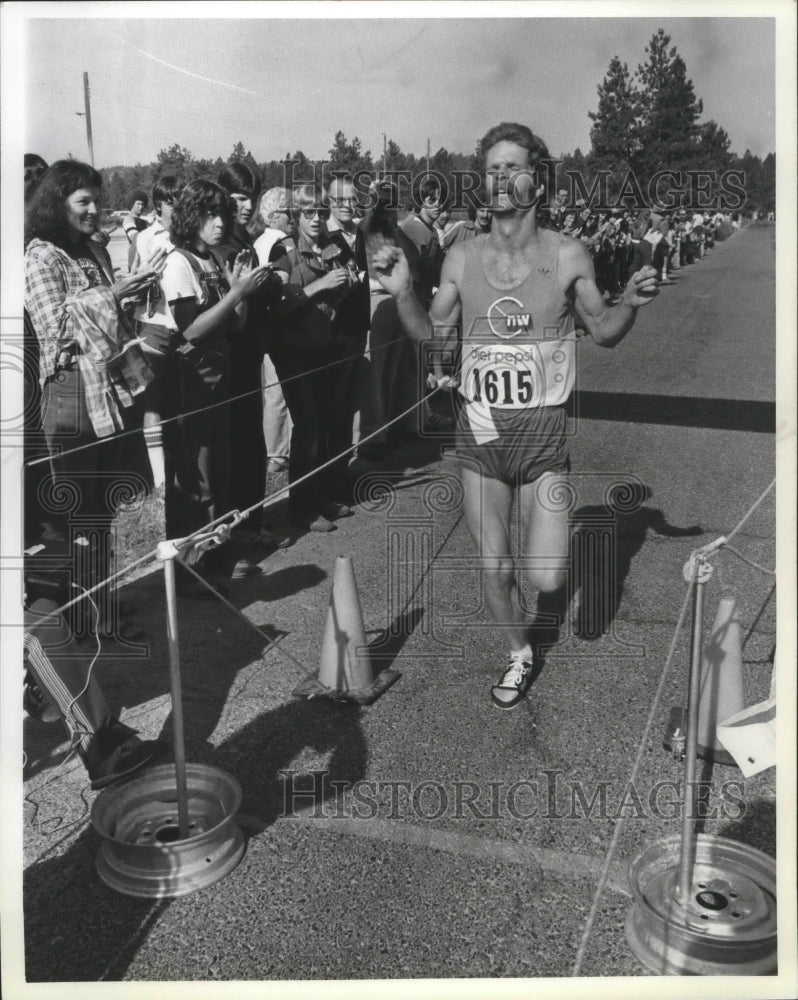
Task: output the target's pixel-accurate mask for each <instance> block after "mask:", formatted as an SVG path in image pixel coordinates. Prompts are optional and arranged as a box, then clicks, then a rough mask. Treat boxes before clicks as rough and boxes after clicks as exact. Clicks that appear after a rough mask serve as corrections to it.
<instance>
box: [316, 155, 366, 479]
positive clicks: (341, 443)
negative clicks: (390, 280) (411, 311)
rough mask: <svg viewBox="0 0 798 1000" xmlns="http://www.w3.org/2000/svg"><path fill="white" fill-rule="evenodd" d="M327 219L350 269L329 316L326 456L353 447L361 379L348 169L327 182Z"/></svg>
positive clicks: (359, 250)
mask: <svg viewBox="0 0 798 1000" xmlns="http://www.w3.org/2000/svg"><path fill="white" fill-rule="evenodd" d="M326 200H327V204H328V205H329V206H330V218H329V220H328V222H327V231H328V233H329V237H330V242H331V243H332V244H334V245H335V246H337V247H339V248H340V250H341V254H340V256H339V257H337V258H335V261H334V263H335V264H336V266H339V267H345V268H346V269H347V270H348V272H349V278H350V284H349V287H348V288H347V289H346V290H345V292H344V294H343V297H342V299H341V301H340V302H339V304H338V308H337V309H336V312H335V315H334V317H333V321H332V343H331V346H330V354H331V360H332V361H334V362H338V364H336V366H335V368H334V369H333V370H332V399H331V421H330V437H329V447H330V454H331V455H340V454H341V452H343V451H346V449H348V448H350V447H351V446H352V442H353V440H354V422H355V414H356V412H357V410H358V404H359V400H360V398H361V395H362V391H363V381H364V379H365V374H366V371H365V352H366V340H367V338H368V329H369V322H370V313H371V296H370V294H369V282H368V268H367V265H366V241H365V238H364V236H363V233H362V232H361V231H360V228H359V227H358V225H357V223H356V221H355V209H356V208H357V202H358V199H357V190H356V189H355V184H354V180H353V178H352V176H351V174H339V175H337V176H335V177H333V179H332V180H331V181H330V183H329V185H328V186H327V199H326ZM348 465H349V456H347V458H345V459H342V460H341V462H340V463H338V464H336V465H335V466H333V470H334V471H333V476H334V477H335V479H336V482H337V492H338V493H339V494H340V495H342V496H344V497H345V496H347V494H348V487H347V483H346V469H347V466H348Z"/></svg>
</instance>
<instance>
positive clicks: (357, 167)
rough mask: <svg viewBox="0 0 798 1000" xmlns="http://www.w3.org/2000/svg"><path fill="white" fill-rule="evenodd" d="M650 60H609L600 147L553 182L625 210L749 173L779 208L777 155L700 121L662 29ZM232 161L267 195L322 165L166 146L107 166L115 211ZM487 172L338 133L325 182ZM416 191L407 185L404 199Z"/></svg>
mask: <svg viewBox="0 0 798 1000" xmlns="http://www.w3.org/2000/svg"><path fill="white" fill-rule="evenodd" d="M645 55H646V59H645V60H644V62H642V63H641V64H640V65H639V66H638V67H637V69H636V70H635V72H634V73H633V72H632V71H630V69H629V67H628V65H627V64H626V63H622V62H621V61H620V59H619V58H618V56H617V55H616V56H613V58H612V59H611V60H610V63H609V67H608V69H607V73H606V75H605V77H604V79H603V80H602V82H601V83H600V84H599V85H598V87H597V96H598V104H597V108H596V110H595V111H590V112H588V116H589V118H590V120H591V122H592V127H591V130H590V142H591V148H590V150H589V151H588V153H587V154H584V153H583V152H582V151H581V150H580V149H576V150H574V151H573V153H567V154H561V155H560V156H559V157H556V161H557V165H556V168H555V170H554V171H553V172H552V177H551V181H552V184H553V185H554V184H556V186H557V187H560V186H563V187H566V189H569V190H570V191H571V193H573V185H572V184H571V185H569V184H568V178H569V175H570V176H571V177H573V175H574V174H577V175H578V176H579V177H580V178H581V179H582V184H581V185H579V186H578V188H577V193H579V192H580V191H587V192H589V191H591V190H595V183H596V181H597V179H599V178H600V179H601V181H602V183H603V184H605V185H606V190H607V195H608V196H609V197H610V198H611V199H612V198H616V199H618V198H620V199H621V202H620V203H622V204H625V203H626V202H624V200H623V199H624V195H625V194H627V195H628V196H629V198H630V201H631V202H633V201H634V200H635V198H634V195H635V193H637V192H643V193H644V194H645V195H646V196H647V197H649V198H650V197H651V190H652V185H654V186H655V190H656V198H658V199H659V200H660V203H664V204H667V205H672V206H674V207H675V205H676V204H679V203H681V204H685V203H688V202H690V200H691V196H690V195H685V194H684V191H683V189H684V182H685V176H686V175H687V174H688V173H690V174H691V175H693V179H694V180H695V177H697V176H698V175H702V178H701V179H700V180H699V181H698V182H697V183H698V184H699V186H700V188H701V191H702V195H703V197H704V199H705V201H707V202H709V203H712V202H715V203H717V201H718V198H719V197H722V194H723V191H724V186H723V178H724V176H727V175H728V174H729V172H735V171H736V172H738V173H739V174H740V175H741V176H742V181H741V182H740V183H741V186H742V188H743V190H744V194H745V197H744V210H746V211H750V210H753V209H756V210H758V211H763V212H766V211H770V210H772V209H775V202H776V158H775V154H774V153H769V154H768V155H767V156H766V157H765V158H764V159H762V158H761V157H759V156H754V155H753V154H752V153H751V152H750V150H746V151H745V152H744V153H743V154H742V156H739V155H737V154H735V153H733V152H732V151H731V141H730V139H729V135H728V133H727V132H726V131H725V130H724V129H723V128H722V127H721V126H720V125H719V124H718V123H717V122H716V121H714V120H712V119H710V120H708V121H704V122H702V121H700V118H701V116H702V114H703V103H702V101H701V100H700V99H699V98H698V97H697V96H696V94H695V90H694V87H693V83H692V81H691V80H690V79H689V78H688V76H687V68H686V65H685V63H684V60H683V59H682V57H681V56H680V55H679V54H678V52H677V51H676V48H675V46H671V39H670V36H669V35H667V34H666V33H665V32H664V30H663V29H662V28H660V29H659V30H658V31H657V32H656V33H655V34H654V36H653V37H652V39H651V41H650V43H649V45H648V46H647V47H646V49H645ZM233 161H240V162H244V163H246V164H247V165H248V166H249V167H250V168H251V169H252V170H253V171H255V172H256V174H257V175H258V176H259V177H260V180H261V187H262V189H263V190H266V189H268V188H270V187H275V186H278V185H280V186H281V185H283V184H285V182H286V171H287V166H286V165H287V164H289V163H290V164H291V166H290V167H288V169H289V170H290V171H291V177H292V179H293V180H294V181H303V180H311V179H313V178H314V174H315V171H316V169H317V168H316V165H315V164H314V162H313V161H312V160H311V159H310V158H309V157H307V156H306V155H305V153H304V152H302V150H297V151H295V152H294V153H291V152H286V154H285V156H284V157H283V158H282V160H268V161H265V162H261V163H259V162H257V161H256V160H255V158H254V156H253V155H252V153H251V151H250V150H248V149H247V148H246V147H245V145H244V143H243V142H240V141H239V142H237V143H236V144H235V145H234V146H233V149H232V150H231V151H230V153H229V155H228V156H227V158H226V159H222V158H221V157H217V158H216V159H214V160H210V159H202V158H197V157H194V156H193V155H192V154H191V152H190V151H189V150H188V149H186V148H185V147H184V146H181V145H180V144H178V143H175V144H174V145H172V146H169V147H168V148H166V149H162V150H161V151H160V152H159V153H158V155H157V157H156V159H155V161H154V162H153V163H149V164H140V163H138V164H136V165H135V166H132V167H130V166H116V167H105V168H102V169H101V171H100V173H101V174H102V177H103V188H104V192H105V198H104V201H105V204H106V205H107V206H108V207H109V208H114V209H120V208H126V207H128V206H129V204H130V200H131V195H132V194H133V192H134V191H137V190H144V191H147V192H149V191H150V190H151V189H152V186H153V183H154V182H155V180H157V178H158V177H160V176H164V175H166V174H177V175H179V176H180V177H183V178H184V179H185V180H187V181H188V180H193V179H194V178H197V177H210V178H213V177H216V176H217V175H218V174H219V173H220V171H221V170H222V169H223V168H224V167H225V165H226V164H228V163H231V162H233ZM479 168H480V157H479V149H478V148H477V150H476V151H475V152H473V153H456V152H451V151H449V150H447V149H445V148H440V149H438V150H437V152H435V153H434V154H432V155H430V156H429V157H427V156H424V155H416V154H414V153H408V152H405V151H403V150H402V149H401V148H400V147H399V144H398V143H397V142H395V141H394V140H393V139H388V140H387V143H386V146H385V148H384V150H383V152H382V154H380V155H378V156H373V155H372V153H371V151H370V150H364V149H363V146H362V142H361V140H360V138H359V137H358V136H355V137H354V138H353V139H351V140H350V139H348V138H347V136H346V135H345V134H344V132H343V131H341V130H338V131H337V132H336V134H335V137H334V139H333V142H332V145H331V147H330V149H329V152H328V154H327V157H326V158H325V165H324V176H325V177H329V176H330V175H331V174H332V173H333V172H336V171H348V172H350V173H353V174H357V173H358V172H361V171H362V172H366V171H367V172H372V173H373V172H378V171H380V170H382V169H386V170H388V171H399V172H405V173H406V174H409V175H410V176H415V175H416V174H418V173H420V172H422V171H425V170H427V169H429V170H433V171H436V172H437V173H438V174H440V175H443V176H444V177H445V178H446V180H447V183H448V184H449V186H450V190H451V189H452V188H453V183H452V178H453V175H454V173H455V172H457V171H464V170H478V169H479ZM669 175H670V176H669ZM630 178H631V179H630ZM319 179H321V178H319ZM738 186H739V185H738ZM407 193H408V192H407V188H405V189H404V190H403V191H402V194H403V195H404V196H406V195H407ZM704 207H706V206H704Z"/></svg>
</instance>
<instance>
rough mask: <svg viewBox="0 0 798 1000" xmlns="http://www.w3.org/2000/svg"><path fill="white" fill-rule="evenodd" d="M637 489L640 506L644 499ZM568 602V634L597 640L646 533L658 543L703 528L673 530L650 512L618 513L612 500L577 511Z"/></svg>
mask: <svg viewBox="0 0 798 1000" xmlns="http://www.w3.org/2000/svg"><path fill="white" fill-rule="evenodd" d="M651 495H652V493H651V490H650V489H649V487H647V486H646V487H643V494H642V498H641V501H640V502H641V503H642V501H643V500H644V499H649V498H650V497H651ZM571 523H572V526H573V527H572V534H571V572H570V578H569V580H570V582H569V590H570V594H569V597H570V600H571V602H572V606H573V607H575V609H576V610H575V614H574V633H575V634H576V635H577V636H579V638H581V639H587V640H593V639H599V638H600V637H601V636H602V635H605V634H606V633H607V632H608V631H609V630H610V628H611V626H612V623H613V622H614V621H615V617H616V615H617V613H618V609H619V607H620V604H621V600H622V598H623V593H624V585H625V583H626V578H627V577H628V575H629V570H630V569H631V565H632V560H633V559H634V558H635V556H636V555H637V553H638V552H639V551H640V549H641V548H642V547H643V544H644V542H645V541H646V538H647V537H648V534H649V532H653V533H654V535H655V536H657V537H659V538H663V539H664V538H687V537H694V536H697V535H702V534H703V533H704V530H703V528H701V527H700V526H699V525H692V526H691V527H688V528H678V527H675V526H674V525H671V524H669V523H668V521H667V520H666V518H665V515H664V513H663V512H662V511H661V510H659V509H657V508H654V507H647V506H636V507H635V508H634V509H632V510H628V511H627V510H624V509H623V505H622V504H621V503H620V502H618V501H613V500H612V499H610V501H609V503H604V504H599V505H596V506H589V507H580V508H579V509H578V510H576V511H575V512H574V513H573V514H572V515H571Z"/></svg>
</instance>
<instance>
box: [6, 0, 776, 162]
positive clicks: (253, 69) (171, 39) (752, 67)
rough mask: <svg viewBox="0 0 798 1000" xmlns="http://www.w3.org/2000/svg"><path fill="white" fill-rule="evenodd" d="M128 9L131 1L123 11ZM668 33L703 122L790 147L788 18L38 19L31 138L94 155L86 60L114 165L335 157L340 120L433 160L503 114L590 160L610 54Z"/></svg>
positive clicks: (740, 139)
mask: <svg viewBox="0 0 798 1000" xmlns="http://www.w3.org/2000/svg"><path fill="white" fill-rule="evenodd" d="M114 6H116V7H117V9H122V8H124V6H125V5H123V4H120V5H113V6H112V5H105V10H108V9H111V10H113V9H114ZM158 6H159V9H160V5H158ZM561 6H562V9H563V10H566V9H568V4H565V3H563V4H562V5H561ZM152 7H153V8H154V7H155V5H152ZM181 7H182V9H183V10H186V9H191V5H190V4H184V5H181ZM599 8H600V5H598V4H597V5H596V9H599ZM45 9H46V8H45ZM101 9H102V7H101ZM250 9H252V8H250ZM272 9H274V8H272ZM278 9H279V8H278ZM338 9H340V8H338ZM363 9H364V10H370V9H372V8H371V6H370V5H366V4H363ZM394 9H401V5H394ZM449 9H451V7H450V8H449ZM455 9H457V10H461V11H467V10H468V5H467V4H462V5H459V6H458V7H456V8H455ZM517 9H518V10H525V9H528V10H529V11H531V12H532V13H533V14H534V13H536V11H535V6H534V5H532V4H530V5H527V6H524V5H519V7H518V8H517ZM640 9H641V10H646V8H645V7H641V8H640ZM749 9H750V8H749ZM292 10H294V11H295V10H296V8H292ZM659 27H662V28H664V29H665V30H666V32H667V33H668V34H669V35H670V36H671V44H672V45H675V46H676V48H677V50H678V52H679V53H680V54H681V56H682V58H683V59H684V60H685V62H686V65H687V72H688V76H689V77H690V78H691V79H692V81H693V84H694V87H695V91H696V94H697V96H698V97H700V98H702V99H703V102H704V115H703V120H706V119H709V118H714V119H715V120H716V121H717V122H718V123H719V124H720V125H722V126H723V128H725V129H726V131H727V132H728V133H729V135H730V137H731V140H732V149H733V151H735V152H738V153H742V152H743V151H744V150H745V149H746V147H748V148H750V149H751V150H752V152H754V153H757V154H759V155H761V156H764V155H766V154H767V153H768V152H770V151H772V150H774V148H775V122H774V28H773V21H772V20H771V19H769V18H758V19H743V18H716V19H707V18H693V19H687V18H679V19H669V18H642V17H638V18H624V19H619V18H586V17H579V18H567V19H566V18H541V17H539V16H534V17H526V18H512V19H510V18H496V19H490V20H486V19H479V20H477V19H469V18H464V17H458V18H456V19H424V20H419V19H412V18H410V19H402V20H368V19H358V20H339V19H336V20H330V19H326V20H319V19H317V18H315V19H296V18H291V19H287V20H273V19H270V18H269V19H252V18H249V19H246V20H243V19H229V20H228V19H225V20H208V19H202V20H166V19H148V20H142V19H135V20H131V19H123V18H119V19H116V20H110V19H102V20H93V19H82V20H65V19H52V20H45V19H39V20H35V21H30V22H29V30H28V34H27V39H26V43H25V44H26V53H27V62H26V73H25V81H24V88H25V89H24V103H25V109H26V115H27V119H26V123H25V148H26V149H27V150H29V151H35V152H38V153H40V154H41V155H42V156H44V158H45V159H46V160H48V161H52V160H54V159H57V158H59V157H62V156H65V155H66V154H67V153H69V152H71V153H73V154H74V155H75V156H77V157H78V158H86V157H87V146H86V132H85V122H84V119H83V118H82V117H79V116H78V115H77V114H76V112H79V111H82V110H83V71H84V70H86V71H88V73H89V79H90V83H91V112H92V121H93V133H94V152H95V162H96V164H97V165H98V166H110V165H114V164H133V163H136V162H141V163H148V162H150V161H151V160H153V159H154V158H155V156H156V154H157V152H158V151H159V150H160V149H162V148H163V147H166V146H169V145H171V144H172V143H179V144H180V145H182V146H186V147H187V148H188V149H189V150H191V152H192V153H193V154H194V155H195V156H208V157H215V156H217V155H221V156H223V157H226V156H227V154H228V153H229V152H230V150H231V149H232V147H233V144H234V143H235V142H236V141H237V140H239V139H240V140H242V141H243V142H244V145H245V146H246V147H248V148H249V149H251V151H252V153H253V155H254V156H255V158H256V159H257V160H259V161H263V160H267V159H272V158H278V159H279V158H281V157H282V156H283V155H284V154H285V153H286V152H288V151H289V150H290V151H291V152H293V151H295V150H297V149H301V150H303V151H304V152H305V154H306V155H307V156H309V157H311V158H312V159H317V158H321V157H323V156H325V155H326V152H327V150H328V149H329V148H330V145H331V144H332V139H333V136H334V134H335V131H336V130H337V129H339V128H340V129H343V131H344V132H345V133H346V135H347V137H349V138H350V139H351V138H352V137H353V136H354V135H358V136H359V137H360V138H361V140H362V143H363V147H364V149H370V150H371V151H372V154H373V155H374V156H375V159H376V158H377V157H378V156H379V155H380V153H381V150H382V133H383V132H387V133H388V136H389V137H390V138H393V139H394V140H395V141H396V142H398V143H399V145H400V146H401V148H402V149H403V150H406V151H409V152H415V153H416V154H421V153H423V152H425V150H426V143H427V139H428V138H429V139H430V140H431V143H432V150H433V152H434V151H435V150H437V149H438V148H439V147H441V146H445V147H446V148H447V149H450V150H453V151H458V152H470V151H471V150H472V149H473V148H474V145H475V142H476V140H477V139H478V138H479V137H480V136H481V135H482V134H483V133H484V132H485V131H486V129H487V128H488V127H489V126H491V125H493V124H495V123H496V122H498V121H501V120H518V121H522V122H525V123H527V124H530V125H531V126H532V128H533V129H534V131H536V132H537V133H538V134H539V135H540V136H541V137H542V138H543V139H544V140H545V141H546V142H547V143H548V145H549V148H550V149H551V151H552V152H553V153H561V152H572V151H573V150H574V149H575V148H576V147H577V146H578V147H580V148H581V149H582V151H583V152H586V151H587V150H588V149H589V148H590V138H589V133H590V124H591V123H590V121H589V119H588V117H587V114H588V111H590V110H595V109H596V105H597V97H596V87H597V85H598V84H599V83H600V82H601V80H602V79H603V77H604V75H605V73H606V70H607V66H608V64H609V61H610V59H611V58H612V56H614V55H616V54H617V55H618V56H620V58H621V60H622V61H625V62H627V63H628V64H629V66H630V68H631V69H634V68H636V67H637V65H638V64H639V63H641V62H643V61H644V59H645V46H646V45H647V44H648V42H649V40H650V39H651V36H652V35H653V34H654V33H655V32H656V30H657V28H659ZM167 64H168V65H167Z"/></svg>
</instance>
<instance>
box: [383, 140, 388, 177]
mask: <svg viewBox="0 0 798 1000" xmlns="http://www.w3.org/2000/svg"><path fill="white" fill-rule="evenodd" d="M387 165H388V134H387V133H386V132H383V133H382V175H383V177H384V176H385V172H386V170H387Z"/></svg>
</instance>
